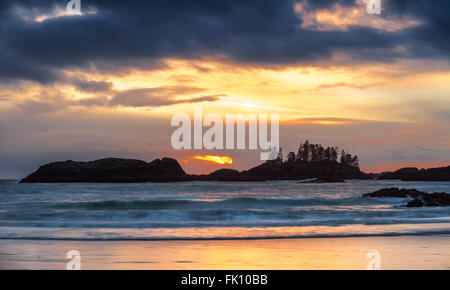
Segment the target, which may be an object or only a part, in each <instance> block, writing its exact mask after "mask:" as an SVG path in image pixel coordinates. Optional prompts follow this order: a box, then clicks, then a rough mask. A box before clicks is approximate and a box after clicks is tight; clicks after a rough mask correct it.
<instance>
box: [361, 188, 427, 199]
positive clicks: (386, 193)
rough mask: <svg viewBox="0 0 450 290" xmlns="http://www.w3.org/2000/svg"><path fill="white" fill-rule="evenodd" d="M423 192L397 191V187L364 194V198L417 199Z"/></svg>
mask: <svg viewBox="0 0 450 290" xmlns="http://www.w3.org/2000/svg"><path fill="white" fill-rule="evenodd" d="M423 194H425V192H421V191H418V190H416V189H399V188H397V187H392V188H383V189H380V190H377V191H375V192H371V193H366V194H364V195H363V196H364V197H397V198H406V197H414V198H417V197H419V196H422V195H423Z"/></svg>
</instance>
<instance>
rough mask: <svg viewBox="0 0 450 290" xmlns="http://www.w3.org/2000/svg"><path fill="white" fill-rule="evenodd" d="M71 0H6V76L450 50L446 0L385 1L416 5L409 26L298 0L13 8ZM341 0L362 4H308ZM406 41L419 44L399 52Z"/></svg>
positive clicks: (0, 53) (378, 57) (392, 8)
mask: <svg viewBox="0 0 450 290" xmlns="http://www.w3.org/2000/svg"><path fill="white" fill-rule="evenodd" d="M66 2H67V1H63V0H54V1H32V0H30V1H25V0H21V1H1V2H0V13H1V16H2V17H1V20H0V27H1V28H0V39H2V44H0V78H3V79H5V78H16V79H29V80H35V81H39V82H42V83H49V82H52V81H55V80H58V70H59V69H63V68H64V69H67V68H73V67H77V68H90V67H92V66H96V65H97V64H100V63H103V64H105V63H111V64H114V63H122V64H123V63H124V62H129V63H134V65H135V66H136V67H139V66H140V65H141V64H142V65H143V66H148V63H152V62H155V63H158V62H159V61H160V60H161V59H163V58H168V57H172V58H187V59H196V58H201V57H215V56H220V57H226V58H228V59H230V60H233V61H238V62H244V63H252V64H255V65H257V64H266V63H267V64H290V63H296V62H308V61H316V60H325V59H327V58H328V57H330V56H331V55H332V54H333V53H334V52H346V53H349V54H351V56H352V58H354V59H370V60H373V61H392V60H394V59H396V58H401V57H418V56H420V57H445V58H448V51H450V50H449V49H448V48H449V47H450V44H449V43H450V40H449V39H450V36H449V35H450V33H449V29H450V25H449V18H450V17H449V16H448V13H447V11H449V10H448V9H446V8H447V7H448V8H449V9H450V7H449V5H450V4H449V1H445V0H442V1H426V0H421V1H407V0H401V1H383V3H384V2H386V3H385V7H384V10H383V13H387V14H388V15H399V16H400V15H409V16H412V17H416V18H419V19H421V20H423V22H424V25H422V26H419V27H416V28H410V29H406V30H405V31H400V32H387V31H379V30H376V29H373V28H363V27H351V28H350V29H349V30H348V31H315V30H312V29H304V28H301V23H302V20H301V18H300V17H299V15H298V14H296V13H295V11H294V9H293V6H294V4H295V1H293V0H278V1H274V0H258V1H252V0H221V1H211V0H196V1H186V0H170V1H167V0H164V1H123V0H105V1H100V0H81V3H82V11H84V10H83V9H89V11H91V10H92V9H95V10H96V12H97V13H96V14H86V15H83V16H81V17H80V16H70V17H59V18H53V19H48V20H46V21H43V22H32V21H25V20H23V19H22V18H20V17H19V16H18V14H17V13H15V12H14V11H16V10H14V9H16V8H17V7H22V10H23V9H25V11H27V9H29V11H34V12H33V13H38V12H39V11H47V12H49V11H51V9H53V8H54V7H55V5H59V6H60V7H64V6H65V4H66ZM336 2H339V3H341V4H342V5H354V1H350V0H340V1H337V0H336V1H324V0H319V1H317V0H315V1H309V6H310V8H312V9H318V8H329V7H331V6H332V5H333V4H334V3H336ZM33 9H34V10H33ZM362 9H364V7H362ZM36 11H38V12H36ZM86 11H87V10H86ZM30 13H32V12H30ZM374 17H378V16H374ZM397 45H404V46H406V47H408V48H409V49H410V52H409V53H402V52H395V53H394V52H393V48H394V47H396V46H397ZM373 51H375V52H376V53H373ZM411 52H412V53H411ZM438 52H439V53H440V54H441V55H440V56H439V55H437V53H438ZM137 60H138V61H137ZM111 68H112V69H114V65H111Z"/></svg>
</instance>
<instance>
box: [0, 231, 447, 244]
mask: <svg viewBox="0 0 450 290" xmlns="http://www.w3.org/2000/svg"><path fill="white" fill-rule="evenodd" d="M447 235H448V236H449V237H450V230H448V231H439V232H433V231H429V232H419V233H382V234H348V235H312V236H285V237H283V236H267V237H229V238H227V237H223V238H158V237H156V238H152V237H149V238H115V239H100V238H92V239H89V238H54V237H51V238H39V237H30V238H26V237H25V238H8V237H4V238H2V237H0V241H2V240H13V241H14V240H19V241H20V240H23V241H68V242H71V241H73V242H84V241H86V242H146V241H148V242H164V241H167V242H172V241H179V242H183V241H187V242H196V241H198V242H203V241H261V240H268V241H271V240H303V239H341V238H342V239H345V238H371V237H374V238H377V237H411V236H418V237H433V236H447Z"/></svg>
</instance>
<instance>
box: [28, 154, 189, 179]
mask: <svg viewBox="0 0 450 290" xmlns="http://www.w3.org/2000/svg"><path fill="white" fill-rule="evenodd" d="M186 178H188V175H187V174H186V173H185V172H184V170H183V168H181V166H180V165H179V164H178V161H176V160H175V159H171V158H163V159H161V160H160V159H156V160H154V161H152V162H150V163H147V162H145V161H141V160H133V159H120V158H106V159H100V160H96V161H89V162H75V161H64V162H54V163H50V164H46V165H43V166H41V167H40V168H39V169H38V170H37V171H36V172H34V173H32V174H30V175H29V176H28V177H26V178H24V179H22V180H21V183H34V182H55V183H57V182H118V183H121V182H149V181H154V182H165V181H184V180H185V179H186Z"/></svg>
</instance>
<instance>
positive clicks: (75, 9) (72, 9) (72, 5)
mask: <svg viewBox="0 0 450 290" xmlns="http://www.w3.org/2000/svg"><path fill="white" fill-rule="evenodd" d="M66 10H67V13H69V14H81V0H70V1H69V2H68V3H67V6H66Z"/></svg>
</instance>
